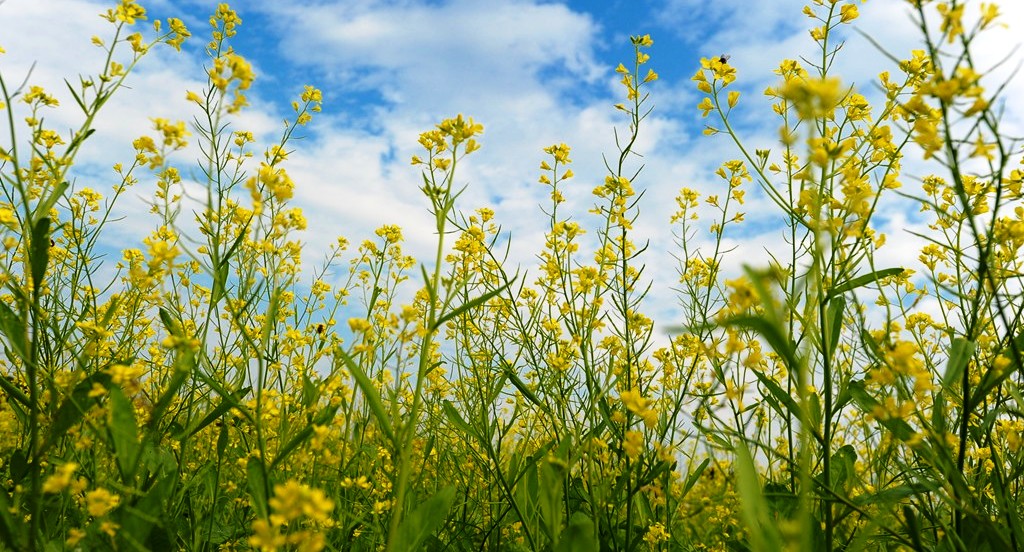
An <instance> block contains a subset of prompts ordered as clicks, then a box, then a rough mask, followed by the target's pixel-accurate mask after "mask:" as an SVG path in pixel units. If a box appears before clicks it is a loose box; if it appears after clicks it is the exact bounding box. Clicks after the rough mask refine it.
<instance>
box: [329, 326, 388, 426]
mask: <svg viewBox="0 0 1024 552" xmlns="http://www.w3.org/2000/svg"><path fill="white" fill-rule="evenodd" d="M335 351H336V352H337V353H338V355H339V356H340V357H341V360H342V362H344V363H345V367H347V368H348V371H349V373H351V374H352V378H353V379H354V380H356V384H357V385H358V386H359V390H360V391H362V392H363V397H365V398H366V402H367V403H368V404H369V406H370V411H371V412H373V416H374V418H376V419H377V425H379V426H380V429H381V431H383V432H384V436H385V437H387V438H388V440H390V441H391V442H392V443H394V444H396V445H397V444H398V441H397V440H396V439H395V432H394V430H393V429H391V419H390V418H389V417H388V414H387V411H386V410H384V403H383V402H382V401H381V400H380V393H379V392H378V391H377V388H376V387H375V386H374V385H373V381H371V380H370V378H369V377H367V376H366V373H365V372H363V369H362V368H360V367H359V365H358V364H356V363H355V361H354V360H353V359H352V357H351V356H350V355H349V354H348V353H347V352H345V350H344V349H342V348H341V347H340V346H338V347H336V348H335Z"/></svg>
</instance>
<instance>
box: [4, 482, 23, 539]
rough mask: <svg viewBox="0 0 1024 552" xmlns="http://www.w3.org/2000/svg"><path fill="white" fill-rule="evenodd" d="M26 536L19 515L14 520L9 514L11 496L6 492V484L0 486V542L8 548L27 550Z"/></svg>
mask: <svg viewBox="0 0 1024 552" xmlns="http://www.w3.org/2000/svg"><path fill="white" fill-rule="evenodd" d="M27 536H28V533H27V532H26V531H25V522H24V520H22V519H20V517H19V519H18V521H17V522H15V521H14V515H13V514H11V498H10V495H8V494H7V489H6V485H5V486H2V487H0V544H3V545H5V546H6V547H7V549H8V550H28V547H27V546H26V542H25V538H26V537H27Z"/></svg>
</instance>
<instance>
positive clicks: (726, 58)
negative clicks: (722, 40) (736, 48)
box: [718, 54, 732, 63]
mask: <svg viewBox="0 0 1024 552" xmlns="http://www.w3.org/2000/svg"><path fill="white" fill-rule="evenodd" d="M731 57H732V56H730V55H729V54H722V55H720V56H718V62H719V63H726V62H728V61H729V58H731Z"/></svg>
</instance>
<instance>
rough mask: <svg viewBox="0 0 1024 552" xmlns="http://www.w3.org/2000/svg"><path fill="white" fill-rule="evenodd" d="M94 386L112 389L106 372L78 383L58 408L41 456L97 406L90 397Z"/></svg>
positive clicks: (94, 400)
mask: <svg viewBox="0 0 1024 552" xmlns="http://www.w3.org/2000/svg"><path fill="white" fill-rule="evenodd" d="M94 384H99V385H100V386H102V387H104V388H110V387H111V385H110V376H109V375H107V373H106V372H96V373H94V374H92V375H89V376H87V377H86V378H85V379H83V380H82V381H80V382H78V384H77V385H75V387H74V389H72V390H71V393H70V394H69V395H67V396H65V397H64V400H63V401H61V403H60V406H58V407H57V413H56V414H55V415H54V416H53V423H52V424H51V425H50V432H49V434H48V435H47V436H46V440H45V441H44V442H43V446H42V448H41V450H40V451H39V454H40V456H42V453H43V452H45V451H46V450H48V449H49V448H50V447H52V446H53V445H54V444H56V443H57V442H58V441H59V440H60V439H63V438H64V437H66V436H67V433H68V430H69V429H71V428H72V427H74V426H75V425H77V424H78V423H79V422H80V421H81V420H82V416H84V415H85V413H86V412H87V411H88V410H90V409H91V408H92V407H93V405H95V404H96V399H94V398H92V397H90V396H89V393H90V392H91V391H92V388H93V385H94Z"/></svg>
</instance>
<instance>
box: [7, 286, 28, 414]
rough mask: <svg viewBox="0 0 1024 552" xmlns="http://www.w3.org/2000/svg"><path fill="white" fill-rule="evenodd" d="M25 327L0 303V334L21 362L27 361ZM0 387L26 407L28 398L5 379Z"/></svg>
mask: <svg viewBox="0 0 1024 552" xmlns="http://www.w3.org/2000/svg"><path fill="white" fill-rule="evenodd" d="M25 327H26V326H25V322H24V321H23V320H22V319H21V317H20V316H18V314H17V313H16V312H14V310H12V309H11V307H10V306H9V305H8V304H7V303H6V302H5V301H0V333H2V334H3V336H4V337H6V338H7V342H8V343H10V344H11V347H13V348H14V352H15V354H17V355H18V358H20V359H21V360H22V361H28V360H29V354H28V349H27V345H26V343H25V339H26V337H27V333H26V331H25ZM0 385H3V388H4V391H7V392H8V393H9V394H12V395H14V396H16V397H18V400H19V401H22V402H24V404H25V405H26V406H28V397H26V396H25V394H24V393H22V392H21V390H20V389H18V388H17V387H15V386H13V385H11V384H10V382H8V381H6V379H5V378H0Z"/></svg>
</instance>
